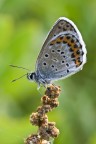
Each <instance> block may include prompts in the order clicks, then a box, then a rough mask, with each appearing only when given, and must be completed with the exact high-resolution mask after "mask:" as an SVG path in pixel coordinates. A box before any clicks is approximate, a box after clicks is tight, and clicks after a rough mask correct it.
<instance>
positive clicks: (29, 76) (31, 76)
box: [27, 72, 36, 81]
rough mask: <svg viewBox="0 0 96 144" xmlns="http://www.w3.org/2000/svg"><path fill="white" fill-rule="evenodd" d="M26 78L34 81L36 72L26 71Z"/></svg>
mask: <svg viewBox="0 0 96 144" xmlns="http://www.w3.org/2000/svg"><path fill="white" fill-rule="evenodd" d="M27 78H28V79H29V80H31V81H35V79H36V74H35V72H32V73H27Z"/></svg>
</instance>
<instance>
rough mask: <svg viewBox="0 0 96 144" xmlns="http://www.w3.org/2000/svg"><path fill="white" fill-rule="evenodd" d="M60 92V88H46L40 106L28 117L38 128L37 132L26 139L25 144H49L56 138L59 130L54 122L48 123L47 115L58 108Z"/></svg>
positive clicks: (52, 86) (51, 86)
mask: <svg viewBox="0 0 96 144" xmlns="http://www.w3.org/2000/svg"><path fill="white" fill-rule="evenodd" d="M60 91H61V90H60V87H57V86H54V85H50V86H48V87H47V89H46V91H45V95H44V96H43V97H42V98H41V102H42V105H41V106H39V107H38V108H37V111H36V112H34V113H32V114H31V116H30V122H31V124H32V125H35V126H38V132H37V133H36V134H31V135H30V136H29V137H28V138H26V140H25V144H51V143H53V142H52V141H53V140H54V138H56V137H58V135H59V130H58V129H57V128H56V126H55V122H49V121H48V116H47V113H48V112H50V111H52V110H53V109H54V108H56V107H57V106H59V102H58V97H59V94H60Z"/></svg>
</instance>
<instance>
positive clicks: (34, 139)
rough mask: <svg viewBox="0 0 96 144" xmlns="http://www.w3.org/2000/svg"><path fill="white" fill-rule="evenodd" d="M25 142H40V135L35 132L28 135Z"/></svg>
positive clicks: (39, 143) (32, 143) (37, 143)
mask: <svg viewBox="0 0 96 144" xmlns="http://www.w3.org/2000/svg"><path fill="white" fill-rule="evenodd" d="M24 143H25V144H41V139H40V136H39V135H37V134H32V135H30V136H29V137H28V138H27V139H26V140H25V142H24Z"/></svg>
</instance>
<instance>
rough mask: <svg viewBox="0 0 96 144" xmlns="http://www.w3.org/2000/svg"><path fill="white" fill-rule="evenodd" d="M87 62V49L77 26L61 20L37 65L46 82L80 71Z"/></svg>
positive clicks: (40, 55) (57, 23) (49, 35)
mask: <svg viewBox="0 0 96 144" xmlns="http://www.w3.org/2000/svg"><path fill="white" fill-rule="evenodd" d="M85 62H86V48H85V44H84V42H83V40H82V36H81V34H80V32H79V30H78V29H77V27H76V26H75V24H74V23H73V22H72V21H70V20H69V19H67V18H64V17H63V18H59V20H58V21H57V22H56V23H55V25H54V26H53V28H52V30H51V31H50V32H49V34H48V37H47V39H46V40H45V43H44V44H43V47H42V49H41V52H40V54H39V56H38V59H37V63H36V72H37V73H39V75H41V76H42V78H43V79H45V80H49V81H51V80H57V79H60V78H65V77H68V76H69V75H72V74H74V73H76V72H77V71H79V70H80V69H81V68H82V66H83V64H84V63H85Z"/></svg>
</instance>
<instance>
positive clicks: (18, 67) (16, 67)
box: [9, 65, 30, 71]
mask: <svg viewBox="0 0 96 144" xmlns="http://www.w3.org/2000/svg"><path fill="white" fill-rule="evenodd" d="M9 66H11V67H15V68H20V69H24V70H27V71H30V70H29V69H27V68H24V67H21V66H15V65H9Z"/></svg>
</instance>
